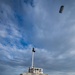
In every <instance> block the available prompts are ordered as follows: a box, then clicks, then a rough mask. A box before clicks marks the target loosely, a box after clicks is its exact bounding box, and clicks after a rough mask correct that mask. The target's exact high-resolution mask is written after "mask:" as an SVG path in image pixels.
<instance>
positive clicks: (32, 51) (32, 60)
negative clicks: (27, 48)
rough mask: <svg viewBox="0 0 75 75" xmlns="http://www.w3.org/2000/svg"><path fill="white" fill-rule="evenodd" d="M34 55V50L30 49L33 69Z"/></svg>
mask: <svg viewBox="0 0 75 75" xmlns="http://www.w3.org/2000/svg"><path fill="white" fill-rule="evenodd" d="M34 53H35V50H34V48H33V49H32V68H34Z"/></svg>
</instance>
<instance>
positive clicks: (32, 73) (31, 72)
mask: <svg viewBox="0 0 75 75" xmlns="http://www.w3.org/2000/svg"><path fill="white" fill-rule="evenodd" d="M34 53H35V50H34V48H33V49H32V65H31V67H29V69H28V72H27V73H23V74H20V75H48V74H44V73H43V69H42V68H36V67H34Z"/></svg>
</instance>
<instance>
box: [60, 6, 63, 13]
mask: <svg viewBox="0 0 75 75" xmlns="http://www.w3.org/2000/svg"><path fill="white" fill-rule="evenodd" d="M63 9H64V6H63V5H62V6H61V7H60V10H59V13H62V12H63Z"/></svg>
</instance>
